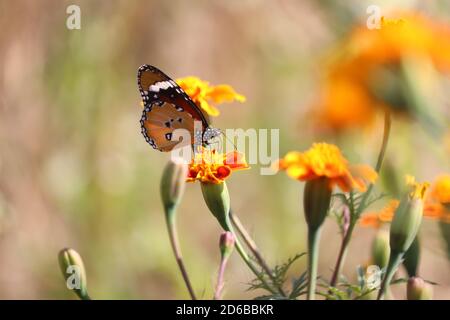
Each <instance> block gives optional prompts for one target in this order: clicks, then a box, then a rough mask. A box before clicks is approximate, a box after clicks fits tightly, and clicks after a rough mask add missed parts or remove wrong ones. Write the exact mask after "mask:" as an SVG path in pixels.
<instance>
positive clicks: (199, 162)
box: [187, 147, 249, 184]
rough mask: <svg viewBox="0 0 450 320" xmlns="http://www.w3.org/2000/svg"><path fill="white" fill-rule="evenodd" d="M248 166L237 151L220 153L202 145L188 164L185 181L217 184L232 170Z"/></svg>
mask: <svg viewBox="0 0 450 320" xmlns="http://www.w3.org/2000/svg"><path fill="white" fill-rule="evenodd" d="M248 168H249V166H248V164H247V162H246V161H245V159H244V156H243V155H242V154H240V153H239V152H237V151H234V152H229V153H227V154H222V153H218V152H216V150H210V149H207V148H203V147H202V148H201V150H200V152H197V153H195V156H194V159H192V161H191V163H190V164H189V170H188V177H187V181H188V182H194V181H196V180H198V181H201V182H204V183H215V184H219V183H222V182H223V181H225V179H227V178H228V177H229V176H230V175H231V173H232V172H233V171H236V170H242V169H248Z"/></svg>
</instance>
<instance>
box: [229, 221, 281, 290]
mask: <svg viewBox="0 0 450 320" xmlns="http://www.w3.org/2000/svg"><path fill="white" fill-rule="evenodd" d="M224 227H225V231H230V232H231V233H233V235H234V237H235V244H234V246H235V248H236V250H237V252H238V253H239V255H240V256H241V258H242V259H243V260H244V262H245V264H246V265H247V266H248V267H249V269H250V270H251V271H252V272H253V273H254V275H255V276H256V277H257V278H258V279H259V280H260V281H261V282H262V283H263V284H264V285H265V287H266V289H267V290H268V291H270V292H271V293H272V294H276V291H275V290H274V289H273V288H272V287H271V286H270V284H269V283H267V281H266V279H264V276H263V275H262V274H261V272H259V271H258V269H257V268H256V266H255V265H254V264H253V262H252V261H251V259H250V257H249V256H248V254H247V252H245V249H244V247H243V246H242V244H241V242H240V241H239V238H238V237H237V235H236V232H235V231H234V228H233V225H232V224H231V221H230V217H229V215H228V216H227V218H226V221H225V226H224Z"/></svg>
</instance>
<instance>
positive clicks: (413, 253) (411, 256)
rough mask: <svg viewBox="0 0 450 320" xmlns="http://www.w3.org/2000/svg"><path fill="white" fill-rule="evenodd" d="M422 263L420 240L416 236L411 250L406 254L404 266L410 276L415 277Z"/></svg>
mask: <svg viewBox="0 0 450 320" xmlns="http://www.w3.org/2000/svg"><path fill="white" fill-rule="evenodd" d="M419 261H420V243H419V238H418V237H417V236H416V237H415V238H414V241H413V242H412V243H411V246H410V247H409V249H408V250H407V251H406V252H405V255H404V260H403V266H404V267H405V269H406V271H407V272H408V276H410V277H414V276H416V275H417V269H418V268H419Z"/></svg>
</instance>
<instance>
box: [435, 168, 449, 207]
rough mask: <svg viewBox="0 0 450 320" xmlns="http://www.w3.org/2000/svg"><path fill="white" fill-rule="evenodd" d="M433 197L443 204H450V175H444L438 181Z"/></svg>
mask: <svg viewBox="0 0 450 320" xmlns="http://www.w3.org/2000/svg"><path fill="white" fill-rule="evenodd" d="M431 195H432V197H433V198H434V199H435V200H436V201H438V202H440V203H442V204H450V174H443V175H441V176H440V177H438V178H437V179H436V181H435V182H434V185H433V188H432V191H431Z"/></svg>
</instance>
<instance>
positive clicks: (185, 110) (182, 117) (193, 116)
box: [137, 64, 221, 152]
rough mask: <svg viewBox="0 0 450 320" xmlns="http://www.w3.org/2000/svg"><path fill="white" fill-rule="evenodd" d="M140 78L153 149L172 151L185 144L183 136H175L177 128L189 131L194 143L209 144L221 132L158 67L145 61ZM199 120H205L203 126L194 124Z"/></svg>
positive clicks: (144, 129) (144, 125)
mask: <svg viewBox="0 0 450 320" xmlns="http://www.w3.org/2000/svg"><path fill="white" fill-rule="evenodd" d="M137 82H138V87H139V92H140V94H141V97H142V101H143V103H144V110H143V112H142V116H141V120H140V123H141V132H142V135H143V136H144V138H145V140H146V141H147V142H148V143H149V144H150V145H151V146H152V147H153V149H157V150H159V151H163V152H169V151H171V150H173V149H175V148H177V147H179V146H181V145H183V144H182V143H181V142H182V139H178V140H177V139H172V138H173V137H174V135H173V132H174V131H175V130H176V129H186V130H188V131H189V133H190V135H191V141H190V144H191V145H194V143H195V142H197V141H200V142H201V144H208V142H209V141H211V140H212V139H213V138H215V137H217V136H218V135H220V134H221V131H220V130H219V129H217V128H213V127H211V126H210V123H209V120H208V117H207V116H206V115H205V114H204V113H203V112H202V110H201V109H200V107H198V106H197V105H196V104H195V102H194V101H192V99H191V98H190V97H189V96H188V95H187V94H186V92H184V90H183V89H182V88H181V87H180V86H179V85H178V84H177V83H176V82H175V81H173V80H172V79H171V78H170V77H169V76H167V75H166V74H165V73H163V72H162V71H161V70H159V69H158V68H156V67H153V66H150V65H147V64H144V65H142V66H141V67H139V69H138V73H137ZM195 121H199V122H201V129H200V130H199V129H197V127H196V126H194V122H195ZM194 131H195V132H194Z"/></svg>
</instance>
